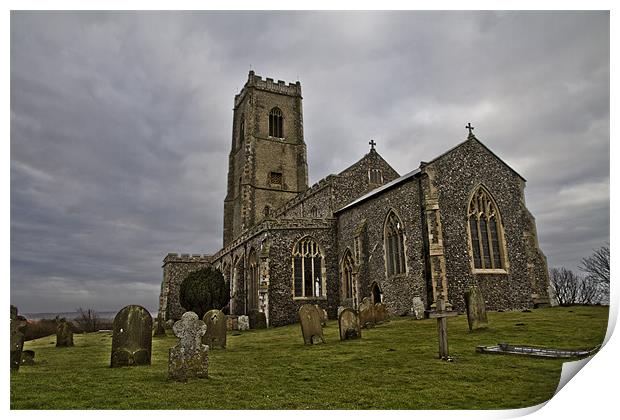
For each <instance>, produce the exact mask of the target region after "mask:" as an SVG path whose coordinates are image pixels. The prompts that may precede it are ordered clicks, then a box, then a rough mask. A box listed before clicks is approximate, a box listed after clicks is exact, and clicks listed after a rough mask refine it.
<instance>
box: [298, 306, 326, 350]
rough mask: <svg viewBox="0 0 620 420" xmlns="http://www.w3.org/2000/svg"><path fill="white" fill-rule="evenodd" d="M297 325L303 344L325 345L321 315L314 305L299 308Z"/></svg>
mask: <svg viewBox="0 0 620 420" xmlns="http://www.w3.org/2000/svg"><path fill="white" fill-rule="evenodd" d="M299 323H300V325H301V334H302V336H303V338H304V344H321V343H325V339H324V338H323V327H322V326H321V314H320V312H319V310H318V308H317V307H316V306H314V305H310V304H305V305H302V306H301V308H299Z"/></svg>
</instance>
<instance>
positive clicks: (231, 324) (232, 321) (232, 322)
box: [226, 315, 239, 331]
mask: <svg viewBox="0 0 620 420" xmlns="http://www.w3.org/2000/svg"><path fill="white" fill-rule="evenodd" d="M226 327H227V328H228V331H235V330H237V329H239V324H238V321H237V316H236V315H226Z"/></svg>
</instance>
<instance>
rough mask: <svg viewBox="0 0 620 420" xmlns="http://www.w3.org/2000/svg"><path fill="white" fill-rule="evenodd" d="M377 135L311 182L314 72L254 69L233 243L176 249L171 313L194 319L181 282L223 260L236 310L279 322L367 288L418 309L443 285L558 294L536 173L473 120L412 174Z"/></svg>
mask: <svg viewBox="0 0 620 420" xmlns="http://www.w3.org/2000/svg"><path fill="white" fill-rule="evenodd" d="M370 144H371V147H370V151H369V152H368V153H367V154H366V155H364V156H363V157H362V158H361V159H360V160H358V161H357V162H355V163H354V164H352V165H351V166H349V167H348V168H346V169H344V170H343V171H342V172H340V173H338V174H332V175H329V176H327V177H325V178H324V179H322V180H320V181H319V182H317V183H316V184H314V185H312V186H308V165H307V158H306V156H307V155H306V142H305V139H304V130H303V112H302V96H301V84H300V83H299V82H296V83H294V84H293V83H290V84H286V83H285V82H283V81H277V82H274V81H273V80H272V79H269V78H267V79H265V80H263V78H261V77H260V76H257V75H255V74H254V72H253V71H250V73H249V76H248V80H247V82H246V83H245V85H244V87H243V88H242V89H241V92H240V93H239V94H238V95H236V96H235V100H234V111H233V133H232V142H231V151H230V155H229V165H228V180H227V183H228V193H227V195H226V198H225V199H224V232H223V248H222V249H220V250H219V251H217V252H216V253H214V254H209V255H206V254H198V255H197V254H192V255H190V254H180V255H179V254H168V255H167V256H166V257H165V258H164V261H163V272H164V273H163V274H164V278H163V282H162V288H161V296H160V314H162V315H163V314H165V318H166V319H178V318H180V317H181V315H182V313H183V312H184V309H183V308H182V307H181V305H180V303H179V287H180V284H181V282H182V281H183V279H184V278H185V276H186V275H187V274H188V273H189V272H191V271H194V270H197V269H199V268H202V267H206V266H209V265H213V266H215V267H216V268H218V269H219V270H220V271H221V272H222V273H223V275H224V278H225V279H226V281H227V282H228V284H229V285H230V290H231V301H230V306H229V310H230V313H231V314H237V315H240V314H247V313H248V312H249V311H251V310H259V311H261V312H264V313H265V315H266V318H267V321H268V325H270V326H279V325H285V324H290V323H294V322H297V311H298V309H299V307H300V306H301V305H303V304H305V303H311V304H317V305H319V306H320V307H322V308H324V309H326V310H327V312H328V314H329V316H330V318H335V317H336V313H337V308H338V306H349V307H354V308H356V307H357V306H358V305H359V303H360V302H361V301H362V299H363V298H364V297H370V298H371V299H372V300H373V301H374V302H379V301H381V302H383V303H384V304H385V305H386V307H387V310H388V311H389V312H390V313H391V314H392V315H410V314H412V313H413V302H414V300H416V301H419V300H420V299H421V300H422V302H423V303H424V305H425V307H426V308H427V309H429V310H430V309H431V308H434V303H435V302H436V299H437V298H438V295H439V294H441V295H442V296H443V297H445V298H446V300H447V302H448V303H447V304H448V306H451V307H452V308H454V309H456V310H463V309H464V299H463V295H464V292H465V291H466V289H467V288H468V287H469V286H470V285H478V286H479V287H480V289H481V291H482V293H483V295H484V297H485V300H486V302H487V308H488V309H491V310H497V309H504V310H510V309H523V308H531V307H534V306H538V305H545V304H548V303H549V296H548V288H549V278H548V274H547V263H546V258H545V256H544V254H543V253H542V251H541V250H540V248H539V246H538V240H537V235H536V225H535V221H534V217H533V216H532V214H531V213H530V212H529V211H528V209H527V207H526V205H525V197H524V188H525V179H524V178H523V177H522V176H521V175H519V174H518V173H517V172H515V170H513V169H512V168H510V167H509V166H508V165H507V164H506V163H505V162H504V161H502V160H501V159H500V158H499V157H498V156H497V155H495V154H494V153H493V152H492V151H491V150H490V149H489V148H487V147H486V146H485V145H484V144H482V142H480V141H479V140H478V139H477V138H476V137H475V135H474V134H473V132H472V127H471V126H469V135H468V137H467V139H466V140H465V141H463V142H461V143H459V144H457V145H456V146H454V147H453V148H452V149H450V150H448V151H446V152H445V153H443V154H441V155H440V156H437V157H436V158H434V159H432V160H429V161H426V162H422V163H421V164H420V166H419V167H418V168H417V169H414V170H412V171H411V172H409V173H407V174H404V175H399V174H398V173H397V172H396V171H395V170H394V169H393V168H392V167H391V166H390V165H389V163H387V162H386V161H385V160H384V159H383V158H382V157H381V155H379V153H378V152H377V150H376V149H375V147H374V146H375V144H374V142H373V141H371V143H370Z"/></svg>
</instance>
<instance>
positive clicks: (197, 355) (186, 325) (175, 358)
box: [168, 312, 209, 381]
mask: <svg viewBox="0 0 620 420" xmlns="http://www.w3.org/2000/svg"><path fill="white" fill-rule="evenodd" d="M172 331H174V335H176V336H177V337H178V338H179V342H178V343H177V345H176V346H174V347H172V348H171V349H170V350H169V352H168V378H170V379H172V380H175V381H187V379H189V378H207V377H208V368H209V346H206V345H204V344H202V336H203V335H204V334H205V333H206V332H207V326H206V325H205V323H204V322H202V321H201V320H200V319H198V315H196V314H195V313H194V312H185V313H184V314H183V316H182V317H181V320H180V321H177V322H175V323H174V326H173V327H172Z"/></svg>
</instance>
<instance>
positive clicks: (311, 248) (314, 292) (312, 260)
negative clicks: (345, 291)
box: [293, 236, 325, 298]
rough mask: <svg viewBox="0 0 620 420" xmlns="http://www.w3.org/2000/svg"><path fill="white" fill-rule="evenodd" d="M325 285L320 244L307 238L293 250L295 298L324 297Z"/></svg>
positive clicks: (300, 241)
mask: <svg viewBox="0 0 620 420" xmlns="http://www.w3.org/2000/svg"><path fill="white" fill-rule="evenodd" d="M324 283H325V276H324V274H323V254H322V252H321V249H320V248H319V244H317V243H316V242H315V241H314V239H312V238H310V237H308V236H306V237H305V238H302V239H301V240H299V242H297V243H296V244H295V246H294V248H293V296H294V297H296V298H303V297H305V298H312V297H315V298H316V297H324V296H325V284H324Z"/></svg>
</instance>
